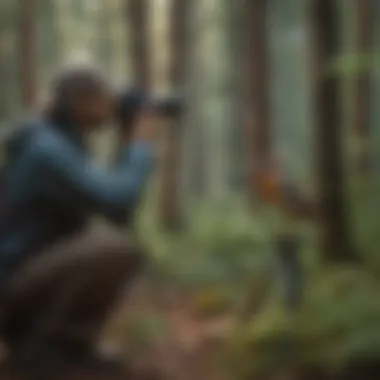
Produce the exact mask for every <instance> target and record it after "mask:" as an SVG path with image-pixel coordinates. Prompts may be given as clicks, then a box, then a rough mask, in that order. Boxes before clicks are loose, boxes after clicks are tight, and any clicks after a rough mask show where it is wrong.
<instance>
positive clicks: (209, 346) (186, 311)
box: [103, 284, 234, 380]
mask: <svg viewBox="0 0 380 380" xmlns="http://www.w3.org/2000/svg"><path fill="white" fill-rule="evenodd" d="M170 293H171V294H170ZM144 315H156V316H159V318H160V319H162V320H164V321H166V323H167V324H168V326H169V328H170V331H171V333H170V336H168V337H164V338H163V339H157V340H156V341H155V340H154V339H153V340H152V341H151V342H150V343H149V344H148V345H147V346H145V347H144V349H142V350H141V351H140V352H139V353H137V354H136V353H129V354H128V353H126V354H125V357H126V358H128V362H129V364H128V366H129V367H130V370H131V379H133V380H194V379H198V380H223V372H224V371H222V370H221V368H220V365H219V364H220V363H218V360H216V357H215V354H217V353H218V348H219V347H220V345H221V344H222V342H223V340H224V338H225V337H226V335H227V334H228V332H229V331H230V329H231V328H232V327H233V326H234V318H232V317H231V315H219V316H213V317H210V316H209V317H204V316H199V315H197V313H196V312H195V311H194V307H193V304H192V302H191V295H188V294H187V295H185V294H181V293H174V292H167V294H156V293H155V292H154V291H152V288H149V286H147V285H146V284H139V285H138V286H137V287H136V289H135V291H134V292H133V294H132V295H130V297H128V298H126V299H125V301H124V302H123V303H122V304H121V305H120V307H119V308H118V310H117V312H116V313H115V316H114V318H113V319H112V321H111V322H110V324H109V328H108V329H106V333H105V339H104V346H103V347H105V348H107V346H108V349H109V350H112V348H110V347H112V346H113V347H114V349H116V350H119V351H123V348H122V347H123V346H124V345H125V344H127V345H128V342H126V338H125V336H123V334H122V331H123V329H124V330H125V327H124V326H125V323H126V321H127V320H128V319H135V320H136V318H137V319H139V317H140V316H141V318H143V316H144Z"/></svg>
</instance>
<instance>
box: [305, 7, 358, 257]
mask: <svg viewBox="0 0 380 380" xmlns="http://www.w3.org/2000/svg"><path fill="white" fill-rule="evenodd" d="M337 13H338V11H337V4H336V2H335V0H334V1H332V0H313V2H312V8H311V25H312V33H313V35H312V36H313V40H314V41H313V42H314V44H313V52H314V57H313V63H314V67H313V70H314V75H315V77H314V79H315V83H314V85H315V87H314V99H313V102H314V107H315V109H314V111H315V114H314V116H315V138H316V154H317V176H318V186H319V197H320V198H319V207H318V214H319V215H318V216H319V218H318V219H319V223H320V232H321V250H322V252H321V253H322V256H323V257H324V258H325V259H327V260H330V261H345V260H350V259H353V258H354V251H353V249H352V245H351V242H350V233H349V226H348V215H347V209H346V204H345V194H344V164H343V152H342V150H343V147H342V112H341V111H342V110H341V103H342V102H341V94H340V81H339V79H338V77H337V76H334V75H332V74H331V73H329V71H328V66H329V64H330V63H331V60H332V59H333V58H334V57H335V56H336V54H337V51H338V45H339V42H338V28H337V17H338V14H337Z"/></svg>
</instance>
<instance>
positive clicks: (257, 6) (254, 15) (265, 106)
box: [245, 0, 272, 200]
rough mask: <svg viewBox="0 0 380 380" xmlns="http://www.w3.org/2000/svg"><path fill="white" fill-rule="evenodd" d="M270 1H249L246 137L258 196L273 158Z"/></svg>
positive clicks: (249, 168)
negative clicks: (261, 181) (259, 186)
mask: <svg viewBox="0 0 380 380" xmlns="http://www.w3.org/2000/svg"><path fill="white" fill-rule="evenodd" d="M267 6H268V2H267V0H246V10H247V15H246V16H247V19H246V30H247V31H248V36H247V42H246V43H247V44H248V46H247V47H246V52H247V56H246V59H245V66H246V68H245V72H246V74H247V87H248V88H247V104H246V122H247V124H246V137H247V155H248V162H247V166H248V168H247V169H248V173H249V174H248V177H249V178H250V181H252V182H251V185H252V186H250V196H251V199H252V200H253V199H254V198H255V197H256V195H257V187H258V185H259V184H258V183H257V181H258V180H259V179H260V176H261V175H262V171H263V170H266V169H264V168H265V167H266V165H267V164H268V163H269V161H270V160H271V150H272V149H271V128H270V97H269V78H270V72H269V57H268V56H269V54H268V30H267V29H268V28H267V16H268V15H267Z"/></svg>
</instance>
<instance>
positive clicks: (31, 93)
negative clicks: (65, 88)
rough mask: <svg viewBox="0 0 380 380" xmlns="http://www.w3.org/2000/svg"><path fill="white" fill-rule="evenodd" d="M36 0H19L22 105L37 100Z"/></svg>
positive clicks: (25, 105) (28, 104)
mask: <svg viewBox="0 0 380 380" xmlns="http://www.w3.org/2000/svg"><path fill="white" fill-rule="evenodd" d="M36 5H37V4H36V0H20V44H19V46H20V58H19V59H20V78H21V98H22V104H23V106H24V107H28V108H30V107H33V106H34V105H35V103H36V100H37V41H36V32H37V30H36V29H37V25H36V24H37V23H36V21H37V6H36Z"/></svg>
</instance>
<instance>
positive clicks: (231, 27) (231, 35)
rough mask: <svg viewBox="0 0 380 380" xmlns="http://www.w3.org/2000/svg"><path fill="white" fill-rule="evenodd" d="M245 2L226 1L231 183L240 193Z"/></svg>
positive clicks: (241, 176) (242, 159)
mask: <svg viewBox="0 0 380 380" xmlns="http://www.w3.org/2000/svg"><path fill="white" fill-rule="evenodd" d="M243 2H244V0H234V1H230V0H224V6H225V12H226V28H225V33H226V36H225V38H226V50H227V57H226V62H227V65H226V66H227V73H226V74H227V76H228V83H227V88H226V90H227V92H228V94H229V99H228V101H229V104H230V109H229V111H230V112H229V113H230V115H229V117H228V122H229V124H230V125H229V129H228V135H229V136H228V141H229V143H230V146H229V148H230V149H229V151H230V154H231V157H230V159H229V164H230V168H229V173H228V174H229V182H230V185H231V187H232V189H240V188H241V186H242V185H243V183H244V180H245V177H246V173H245V170H244V161H245V160H244V149H243V148H244V144H243V142H244V136H243V134H244V122H243V118H242V114H243V101H242V100H243V99H242V98H243V91H242V88H243V80H244V79H243V70H242V65H243V59H242V58H243V57H242V54H243V50H244V49H243V43H244V35H243V33H244V23H243V22H242V21H243V20H244V7H243V6H242V5H243Z"/></svg>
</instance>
